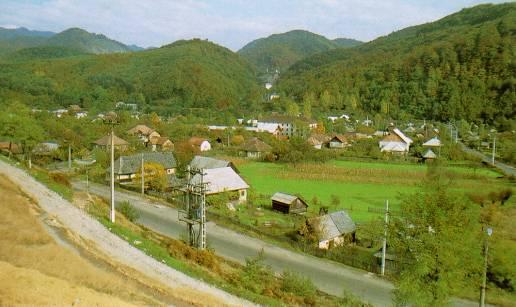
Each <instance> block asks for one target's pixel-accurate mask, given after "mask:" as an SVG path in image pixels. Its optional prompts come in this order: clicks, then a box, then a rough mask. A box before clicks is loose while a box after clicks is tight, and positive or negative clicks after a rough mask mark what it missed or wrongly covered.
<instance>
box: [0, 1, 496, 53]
mask: <svg viewBox="0 0 516 307" xmlns="http://www.w3.org/2000/svg"><path fill="white" fill-rule="evenodd" d="M491 2H493V1H491ZM494 2H503V1H497V0H495V1H494ZM480 3H486V1H479V0H433V1H432V0H259V1H255V0H198V1H194V0H0V27H9V28H14V27H26V28H29V29H31V30H45V31H54V32H60V31H63V30H65V29H68V28H71V27H79V28H83V29H85V30H87V31H89V32H94V33H102V34H105V35H106V36H108V37H110V38H112V39H115V40H118V41H121V42H123V43H125V44H136V45H139V46H142V47H151V46H153V47H159V46H162V45H165V44H168V43H171V42H174V41H176V40H178V39H191V38H202V39H209V40H210V41H213V42H215V43H217V44H220V45H222V46H225V47H227V48H230V49H232V50H234V51H236V50H238V49H240V48H241V47H243V46H244V45H245V44H247V43H248V42H250V41H252V40H254V39H257V38H261V37H267V36H269V35H271V34H274V33H283V32H287V31H290V30H294V29H303V30H308V31H311V32H314V33H318V34H321V35H324V36H326V37H328V38H331V39H333V38H337V37H346V38H354V39H358V40H362V41H370V40H372V39H374V38H377V37H379V36H383V35H387V34H389V33H391V32H393V31H397V30H400V29H403V28H405V27H408V26H412V25H417V24H421V23H426V22H430V21H434V20H437V19H439V18H441V17H444V16H446V15H449V14H451V13H454V12H456V11H459V10H460V9H462V8H464V7H470V6H473V5H476V4H480Z"/></svg>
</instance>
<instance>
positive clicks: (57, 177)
mask: <svg viewBox="0 0 516 307" xmlns="http://www.w3.org/2000/svg"><path fill="white" fill-rule="evenodd" d="M50 178H51V179H52V180H53V181H54V182H56V183H59V184H62V185H64V186H67V187H70V186H71V184H70V179H68V176H66V175H65V174H63V173H50Z"/></svg>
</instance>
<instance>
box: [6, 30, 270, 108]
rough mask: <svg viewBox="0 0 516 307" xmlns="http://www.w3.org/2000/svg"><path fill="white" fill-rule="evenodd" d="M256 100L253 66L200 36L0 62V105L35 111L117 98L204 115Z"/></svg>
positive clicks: (98, 104)
mask: <svg viewBox="0 0 516 307" xmlns="http://www.w3.org/2000/svg"><path fill="white" fill-rule="evenodd" d="M52 50H53V51H54V52H57V53H61V52H64V51H63V50H62V49H59V48H57V49H45V48H40V49H39V51H40V53H38V52H35V54H33V53H32V51H34V49H30V50H25V51H23V52H22V51H19V52H22V54H19V56H20V57H22V56H24V55H25V56H27V55H29V56H33V57H34V58H38V56H41V52H43V54H45V55H46V56H47V58H50V57H51V54H52ZM25 53H27V54H25ZM48 53H50V55H49V54H48ZM260 99H261V93H260V91H259V88H258V86H257V84H256V79H255V75H254V70H253V69H252V67H251V66H250V65H249V64H248V63H247V62H246V61H245V60H243V59H241V58H240V57H239V56H238V55H237V54H235V53H233V52H231V51H230V50H228V49H226V48H223V47H220V46H218V45H215V44H213V43H211V42H208V41H202V40H191V41H178V42H175V43H173V44H170V45H167V46H164V47H162V48H158V49H153V50H146V51H141V52H132V53H117V54H108V55H82V56H81V55H77V56H74V57H67V58H61V59H52V60H34V61H30V60H29V61H23V62H11V63H9V64H8V63H5V64H0V105H2V104H4V105H5V104H7V103H9V101H12V100H19V101H21V102H23V103H25V104H27V105H30V106H31V107H35V108H41V109H52V108H58V107H63V106H68V105H71V104H79V105H80V106H81V107H84V108H86V109H88V110H90V111H92V112H93V113H94V112H102V111H108V110H110V109H112V108H113V106H114V104H115V103H116V102H117V101H121V100H122V101H125V102H131V103H136V104H138V105H139V106H140V109H141V110H143V111H145V112H148V111H157V112H159V113H160V114H162V115H167V114H172V113H175V114H178V113H181V112H188V110H189V109H190V108H203V109H204V111H202V113H203V114H204V115H205V116H206V117H208V116H209V114H210V112H211V113H220V111H225V110H238V109H245V110H252V109H253V108H254V107H256V106H257V105H258V103H259V101H260Z"/></svg>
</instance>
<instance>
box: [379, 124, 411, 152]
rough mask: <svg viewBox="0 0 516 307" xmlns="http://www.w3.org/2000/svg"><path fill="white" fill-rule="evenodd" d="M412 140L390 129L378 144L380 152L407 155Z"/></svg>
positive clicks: (397, 130) (396, 130)
mask: <svg viewBox="0 0 516 307" xmlns="http://www.w3.org/2000/svg"><path fill="white" fill-rule="evenodd" d="M412 142H413V141H412V139H411V138H409V137H408V136H406V135H405V134H403V132H401V131H400V130H399V129H398V128H394V129H392V131H391V132H389V134H388V135H386V136H385V137H384V138H383V139H382V140H381V141H380V142H379V146H380V151H382V152H392V153H408V151H409V149H410V144H412Z"/></svg>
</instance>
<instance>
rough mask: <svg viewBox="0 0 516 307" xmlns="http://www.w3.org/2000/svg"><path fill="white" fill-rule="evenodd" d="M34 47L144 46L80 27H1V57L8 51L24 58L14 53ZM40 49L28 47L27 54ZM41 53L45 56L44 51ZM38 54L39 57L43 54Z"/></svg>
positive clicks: (107, 49) (101, 49)
mask: <svg viewBox="0 0 516 307" xmlns="http://www.w3.org/2000/svg"><path fill="white" fill-rule="evenodd" d="M34 47H38V48H39V47H63V48H66V49H73V50H78V51H80V52H82V53H94V54H102V53H116V52H131V51H139V50H142V49H143V48H141V47H138V46H135V45H130V46H127V45H125V44H123V43H120V42H118V41H116V40H112V39H110V38H108V37H106V36H105V35H103V34H95V33H90V32H87V31H85V30H83V29H80V28H70V29H67V30H65V31H63V32H60V33H53V32H49V31H32V30H28V29H26V28H17V29H4V28H0V57H4V56H6V55H8V57H14V58H17V57H18V58H23V56H17V55H16V54H13V53H15V52H17V51H19V50H21V49H25V48H34ZM36 50H38V49H34V50H29V51H26V52H25V55H26V54H29V53H33V54H34V53H35V52H36ZM55 50H56V53H55V55H58V54H62V55H66V54H68V52H67V51H64V50H63V51H57V48H56V49H55ZM47 51H48V49H47ZM41 57H44V55H42V56H41ZM34 58H35V59H37V58H39V56H35V57H34Z"/></svg>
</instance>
